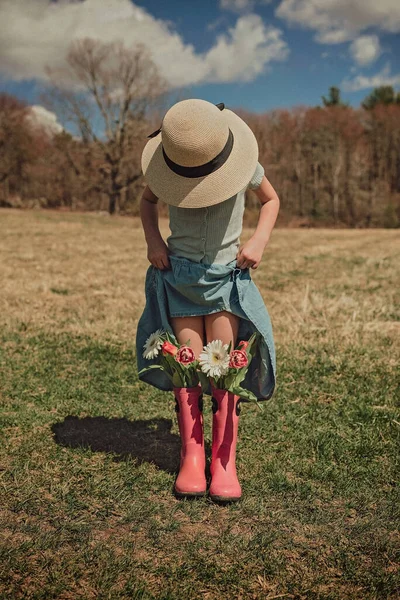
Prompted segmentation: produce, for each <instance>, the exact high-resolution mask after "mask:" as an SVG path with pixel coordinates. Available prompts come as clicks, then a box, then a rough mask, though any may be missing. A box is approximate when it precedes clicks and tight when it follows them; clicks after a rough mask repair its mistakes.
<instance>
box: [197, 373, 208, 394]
mask: <svg viewBox="0 0 400 600" xmlns="http://www.w3.org/2000/svg"><path fill="white" fill-rule="evenodd" d="M198 377H199V381H200V385H201V387H202V390H203V391H205V390H206V389H207V388H208V384H209V379H208V377H207V375H206V374H205V373H204V372H203V371H198Z"/></svg>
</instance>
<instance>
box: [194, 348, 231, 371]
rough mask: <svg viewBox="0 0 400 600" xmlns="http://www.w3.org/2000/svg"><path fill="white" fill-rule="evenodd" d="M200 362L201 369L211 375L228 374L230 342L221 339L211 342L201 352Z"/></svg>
mask: <svg viewBox="0 0 400 600" xmlns="http://www.w3.org/2000/svg"><path fill="white" fill-rule="evenodd" d="M199 362H200V367H201V370H202V371H204V373H206V374H207V375H208V376H209V377H220V376H221V375H226V373H227V372H228V369H229V353H228V344H223V343H222V342H221V340H213V341H212V342H209V343H208V344H207V346H204V349H203V352H201V353H200V356H199Z"/></svg>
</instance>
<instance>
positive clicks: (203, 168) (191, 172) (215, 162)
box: [147, 102, 234, 179]
mask: <svg viewBox="0 0 400 600" xmlns="http://www.w3.org/2000/svg"><path fill="white" fill-rule="evenodd" d="M215 106H217V108H219V110H224V108H225V104H224V103H223V102H220V103H219V104H216V105H215ZM160 131H161V127H160V128H159V129H157V131H154V133H152V134H150V135H149V136H147V137H149V138H153V137H156V135H158V134H159V133H160ZM233 142H234V137H233V133H232V131H231V130H230V129H229V135H228V139H227V142H226V144H225V146H224V147H223V148H222V150H221V152H220V153H219V154H217V156H215V157H214V158H213V159H211V160H210V161H209V162H207V163H205V164H204V165H199V166H198V167H183V166H182V165H179V164H178V163H176V162H174V161H173V160H171V159H170V158H169V157H168V156H167V154H166V153H165V150H164V148H162V153H163V156H164V160H165V162H166V164H167V165H168V167H169V168H170V169H171V171H173V172H174V173H176V174H177V175H180V176H181V177H188V178H190V179H194V178H196V177H205V176H206V175H210V173H214V171H217V169H220V168H221V167H222V165H223V164H225V163H226V161H227V160H228V158H229V156H230V154H231V152H232V148H233ZM161 147H162V146H161Z"/></svg>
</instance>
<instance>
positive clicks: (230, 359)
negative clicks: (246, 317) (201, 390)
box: [199, 333, 261, 409]
mask: <svg viewBox="0 0 400 600" xmlns="http://www.w3.org/2000/svg"><path fill="white" fill-rule="evenodd" d="M257 341H258V340H257V334H256V333H253V335H252V336H251V337H250V339H249V340H248V341H247V342H245V341H241V342H239V344H238V346H237V348H235V349H234V350H232V351H231V344H229V346H228V344H223V343H222V341H221V340H213V341H212V342H209V343H208V344H207V346H204V350H203V352H202V353H201V354H200V356H199V365H200V373H199V377H200V382H201V384H202V386H203V387H205V386H208V378H210V381H211V384H212V386H213V387H214V388H216V389H222V390H227V391H228V392H232V393H233V394H235V395H237V396H240V397H241V398H246V399H247V400H251V401H253V402H255V403H256V404H257V406H258V407H259V408H260V409H261V407H260V405H259V403H258V399H257V397H256V396H255V394H253V392H251V391H250V390H247V389H245V388H243V387H242V386H241V383H242V381H243V379H244V378H245V377H246V373H247V369H248V367H249V364H250V361H251V359H252V358H253V356H254V354H255V351H256V344H257Z"/></svg>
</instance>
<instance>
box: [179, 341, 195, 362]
mask: <svg viewBox="0 0 400 600" xmlns="http://www.w3.org/2000/svg"><path fill="white" fill-rule="evenodd" d="M175 358H176V360H177V361H178V362H180V363H182V364H183V365H188V364H190V363H192V362H193V361H194V360H195V355H194V352H193V350H192V349H191V348H189V346H181V347H180V348H179V350H178V352H177V354H176V357H175Z"/></svg>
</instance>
